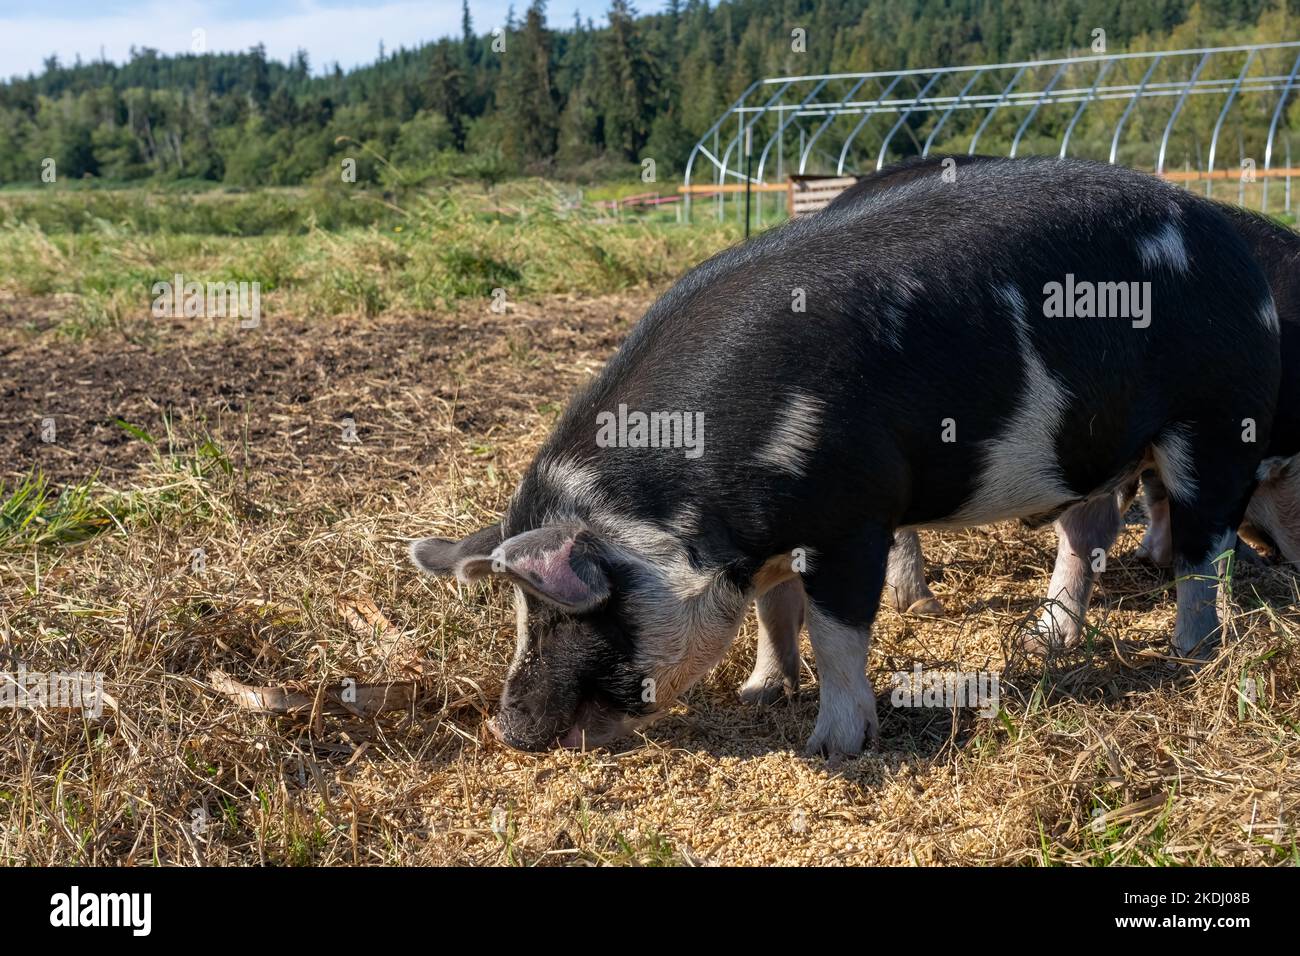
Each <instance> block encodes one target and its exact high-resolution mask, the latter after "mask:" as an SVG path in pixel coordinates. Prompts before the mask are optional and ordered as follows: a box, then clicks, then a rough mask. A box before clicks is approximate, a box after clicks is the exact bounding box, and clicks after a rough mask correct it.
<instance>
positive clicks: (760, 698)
mask: <svg viewBox="0 0 1300 956" xmlns="http://www.w3.org/2000/svg"><path fill="white" fill-rule="evenodd" d="M796 690H798V687H797V686H796V685H793V684H790V683H789V682H788V681H785V680H783V679H781V678H776V679H772V678H767V679H764V678H757V679H756V678H753V677H751V678H750V679H749V680H747V681H745V683H743V684H741V685H740V687H739V688H737V693H738V694H739V695H740V702H741V703H742V704H757V705H759V706H760V707H767V706H769V705H771V704H775V703H777V702H779V701H782V700H786V699H788V698H791V697H793V696H794V695H795V691H796Z"/></svg>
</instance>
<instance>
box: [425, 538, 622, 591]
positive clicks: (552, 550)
mask: <svg viewBox="0 0 1300 956" xmlns="http://www.w3.org/2000/svg"><path fill="white" fill-rule="evenodd" d="M411 560H412V561H414V562H415V565H416V567H418V568H420V569H421V570H424V571H427V572H429V573H430V574H455V575H456V577H457V578H458V579H459V580H461V581H465V582H470V581H477V580H478V579H479V578H482V577H483V576H484V575H487V574H490V573H497V574H505V575H507V576H509V577H510V578H511V579H512V580H513V581H514V582H515V583H516V584H518V585H519V586H520V587H522V588H524V589H525V590H526V591H529V592H531V593H532V594H535V595H536V596H537V597H539V598H542V599H543V600H545V601H549V602H550V603H552V604H554V605H556V606H558V607H561V608H564V609H565V610H566V611H574V612H582V611H590V610H591V609H592V608H595V607H598V606H599V605H601V604H603V603H604V602H605V600H606V599H607V598H608V597H609V575H608V573H607V572H606V570H605V565H604V561H603V560H602V558H601V547H600V542H599V540H597V538H596V537H595V535H593V534H592V533H591V532H590V531H587V530H585V529H582V528H578V527H574V526H572V525H553V526H549V527H545V528H537V529H536V530H534V531H526V532H524V533H523V534H517V535H515V536H514V537H513V538H509V539H507V540H505V541H502V540H501V529H500V526H499V525H493V526H492V527H491V528H484V529H483V530H482V531H479V532H476V533H475V534H472V535H470V536H469V537H468V538H466V539H465V540H463V541H447V540H446V539H444V538H425V539H424V540H423V541H416V542H415V543H414V544H412V545H411Z"/></svg>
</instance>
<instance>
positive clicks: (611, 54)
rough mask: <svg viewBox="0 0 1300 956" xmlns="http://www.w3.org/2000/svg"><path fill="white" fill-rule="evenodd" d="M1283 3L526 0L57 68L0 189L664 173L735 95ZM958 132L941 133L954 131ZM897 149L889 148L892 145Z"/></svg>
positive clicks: (1228, 30) (17, 122)
mask: <svg viewBox="0 0 1300 956" xmlns="http://www.w3.org/2000/svg"><path fill="white" fill-rule="evenodd" d="M1297 15H1300V0H1199V2H1197V3H1195V4H1194V3H1191V2H1189V0H867V2H863V0H726V2H720V3H716V4H714V5H712V6H711V5H710V4H709V3H708V2H707V0H671V2H670V3H669V4H668V7H667V9H666V10H664V11H663V12H660V13H655V14H653V15H646V16H641V15H638V13H637V11H636V10H635V8H634V7H633V6H632V5H631V4H630V3H629V2H628V0H612V3H611V5H610V7H609V11H608V16H607V24H606V25H604V26H601V27H599V28H596V27H594V26H593V25H592V23H591V22H590V21H588V22H583V21H581V20H578V19H576V18H575V20H574V21H573V22H571V23H567V24H557V23H554V22H552V21H550V20H549V19H548V17H547V9H546V4H545V2H544V0H534V2H533V3H531V5H529V6H527V7H526V8H525V9H523V10H522V11H521V12H520V13H518V14H517V15H515V14H512V15H511V17H510V19H509V21H508V22H507V23H505V24H500V25H493V24H484V23H478V22H476V21H475V20H474V18H473V15H472V8H470V7H469V6H468V5H466V6H465V7H464V9H463V16H462V30H461V32H460V35H459V36H456V37H448V38H444V39H441V40H438V41H436V42H432V43H426V44H423V45H421V46H417V47H415V48H412V49H406V48H399V49H397V50H391V51H385V50H383V49H381V50H379V51H378V54H377V57H376V60H375V62H374V63H372V64H369V65H367V66H364V67H361V68H357V69H354V70H351V71H346V72H345V71H343V70H341V69H339V68H338V67H337V66H334V67H332V68H328V69H325V70H313V69H312V65H311V63H310V60H309V57H308V54H307V53H306V52H300V53H299V54H298V55H296V56H295V57H294V58H293V59H292V60H291V62H289V63H280V62H277V61H274V60H270V59H268V58H267V56H266V52H265V50H264V49H263V48H261V47H255V48H253V49H251V50H249V51H247V52H244V53H207V54H189V55H176V56H165V55H161V54H160V53H158V52H157V51H156V50H152V49H148V48H140V49H136V50H133V55H132V57H131V58H130V60H129V61H128V62H126V63H124V64H114V63H109V62H90V63H85V62H77V63H74V64H63V63H59V62H58V61H57V60H56V59H54V58H50V59H48V60H47V61H46V63H45V66H44V69H43V70H42V72H41V73H40V74H39V75H35V76H27V77H16V78H13V79H11V80H9V81H7V82H4V83H3V84H0V184H3V183H37V182H40V181H41V174H42V170H43V169H46V168H48V167H50V166H51V162H50V161H52V167H53V169H55V170H57V176H58V179H59V180H60V181H66V180H69V179H72V180H79V179H85V178H91V179H96V180H101V181H109V182H126V181H138V180H145V179H152V180H164V181H165V180H207V181H212V182H219V183H224V184H227V185H234V186H259V185H292V184H302V183H309V182H313V181H318V180H321V179H323V178H324V177H335V178H337V177H338V176H339V175H340V164H341V161H342V158H343V157H350V158H352V159H353V160H354V161H355V163H356V168H355V175H356V178H357V180H358V181H362V182H365V181H373V182H383V183H385V184H387V183H389V182H390V181H392V180H398V181H400V182H402V183H408V184H410V183H419V182H425V181H430V180H439V179H450V178H457V177H460V178H467V179H476V180H479V181H482V182H485V183H491V182H494V181H496V180H499V179H502V178H505V177H507V176H510V175H514V174H517V173H531V174H543V175H552V176H560V177H567V178H575V179H592V178H599V177H601V176H602V175H605V176H608V175H610V174H612V173H614V172H615V171H618V172H625V171H626V170H628V168H629V165H628V164H632V163H637V162H639V161H640V160H641V159H642V158H643V157H646V156H649V157H652V158H654V159H655V161H656V163H657V166H658V175H659V176H660V177H661V178H662V177H664V176H667V175H675V174H677V173H678V172H679V171H680V169H681V167H682V164H683V163H684V161H685V159H686V157H687V155H688V153H689V152H690V149H691V147H692V145H693V144H694V142H695V141H696V139H697V138H698V137H699V136H700V135H701V134H702V133H703V132H704V131H705V130H707V129H708V128H709V126H710V125H711V124H712V123H713V122H714V120H715V119H716V118H717V117H718V116H719V115H720V113H721V112H722V111H723V110H724V109H725V108H726V107H727V105H728V104H730V103H731V102H733V101H734V100H735V98H736V97H737V96H738V95H739V94H740V93H741V91H743V90H744V89H745V87H746V86H748V85H749V84H750V83H751V82H752V81H753V80H755V79H759V78H761V77H764V76H771V75H780V74H809V73H820V72H833V71H861V70H881V69H895V68H911V67H925V66H934V65H937V64H963V63H973V62H983V61H1004V60H1018V59H1030V58H1038V57H1047V56H1052V55H1062V54H1067V53H1071V52H1081V53H1087V52H1089V47H1090V44H1091V43H1092V42H1094V37H1095V33H1094V31H1095V30H1096V29H1098V28H1101V29H1103V30H1105V31H1106V42H1107V44H1108V48H1109V49H1111V50H1122V49H1128V48H1134V49H1160V48H1166V47H1167V46H1168V45H1169V44H1171V43H1180V44H1182V45H1191V44H1194V43H1208V42H1221V41H1223V40H1229V41H1242V40H1251V41H1253V40H1267V39H1294V38H1295V37H1294V36H1289V35H1286V34H1287V33H1288V32H1292V33H1293V32H1294V31H1290V30H1289V24H1291V23H1293V22H1300V20H1296V19H1295V18H1296V17H1297ZM958 125H959V124H958ZM900 147H901V148H902V149H903V150H904V151H906V150H907V148H908V147H907V144H906V142H900Z"/></svg>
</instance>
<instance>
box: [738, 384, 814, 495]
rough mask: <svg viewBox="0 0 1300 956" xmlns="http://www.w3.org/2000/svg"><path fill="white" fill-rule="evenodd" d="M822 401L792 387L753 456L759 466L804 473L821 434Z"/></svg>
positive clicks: (789, 472) (792, 473)
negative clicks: (761, 444) (765, 438)
mask: <svg viewBox="0 0 1300 956" xmlns="http://www.w3.org/2000/svg"><path fill="white" fill-rule="evenodd" d="M825 414H826V402H825V401H823V400H822V399H820V398H817V397H816V396H815V395H809V394H807V393H806V392H801V391H797V390H792V391H791V392H790V393H789V394H788V396H787V397H786V402H785V405H784V406H782V407H781V409H780V410H779V411H778V412H777V416H776V420H775V421H774V422H773V423H772V432H771V435H770V436H769V437H768V439H767V441H766V442H764V444H763V447H762V448H760V449H759V450H758V454H757V455H756V456H755V458H756V460H757V461H758V463H759V464H760V465H764V466H767V467H770V468H775V469H776V470H778V471H784V472H786V473H787V474H789V475H793V476H794V477H795V478H802V477H804V475H806V474H807V473H808V465H809V462H810V460H811V458H812V455H813V452H814V451H816V449H817V442H818V439H819V438H820V437H821V432H822V421H823V419H824V418H825Z"/></svg>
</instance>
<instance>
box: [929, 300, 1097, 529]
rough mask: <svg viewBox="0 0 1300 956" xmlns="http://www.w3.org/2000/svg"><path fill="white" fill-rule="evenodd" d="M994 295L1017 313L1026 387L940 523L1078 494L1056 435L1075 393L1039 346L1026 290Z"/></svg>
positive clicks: (985, 518)
mask: <svg viewBox="0 0 1300 956" xmlns="http://www.w3.org/2000/svg"><path fill="white" fill-rule="evenodd" d="M994 297H995V299H996V300H997V303H998V305H999V306H1000V307H1001V308H1003V309H1005V310H1006V312H1007V313H1008V315H1009V316H1010V318H1011V324H1012V329H1013V330H1014V332H1015V337H1016V345H1017V347H1018V349H1019V352H1020V360H1021V363H1022V364H1023V367H1024V370H1025V375H1024V388H1023V389H1022V391H1021V393H1020V396H1019V398H1018V400H1017V402H1016V407H1015V410H1014V411H1013V412H1012V414H1011V418H1010V421H1009V422H1008V424H1007V427H1006V429H1005V430H1004V431H1003V432H1002V434H1000V435H998V436H997V437H996V438H993V439H990V440H989V441H987V442H985V443H984V447H983V449H982V460H983V467H982V468H981V470H980V475H979V480H978V482H977V484H976V485H975V490H974V491H973V492H972V493H971V496H970V498H969V499H967V501H966V502H965V503H964V504H963V505H962V506H961V508H960V509H959V510H958V511H957V513H956V514H955V515H953V516H952V518H951V519H949V520H948V521H942V522H937V524H939V525H945V524H953V525H958V526H960V525H967V524H972V525H973V524H987V523H989V522H993V521H1000V520H1002V519H1004V518H1014V517H1017V516H1019V515H1024V514H1034V513H1043V512H1047V511H1051V510H1052V509H1053V508H1056V507H1058V506H1060V505H1062V504H1064V503H1066V502H1068V501H1070V500H1072V499H1074V498H1075V497H1077V495H1075V494H1074V493H1073V492H1072V491H1071V490H1070V488H1069V487H1068V486H1067V485H1066V484H1065V481H1064V479H1063V478H1062V476H1061V470H1060V465H1059V463H1058V462H1057V460H1056V436H1057V434H1058V432H1059V431H1060V430H1061V422H1062V420H1063V418H1064V416H1065V410H1066V408H1067V407H1068V406H1069V403H1070V393H1069V392H1068V391H1066V389H1065V387H1064V386H1063V385H1062V384H1061V383H1060V382H1058V381H1057V380H1056V379H1055V378H1054V377H1053V376H1052V374H1051V372H1050V371H1048V369H1047V366H1046V365H1045V364H1044V363H1043V360H1042V357H1041V356H1040V355H1039V354H1038V350H1037V349H1036V348H1035V347H1034V343H1033V341H1032V339H1031V337H1030V327H1029V315H1028V306H1027V305H1026V303H1025V297H1024V295H1023V294H1022V293H1021V292H1020V290H1019V289H1018V288H1016V287H1015V286H1014V285H1010V284H1008V285H1003V286H1000V287H999V288H998V289H996V290H995V291H994ZM959 427H960V426H959Z"/></svg>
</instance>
